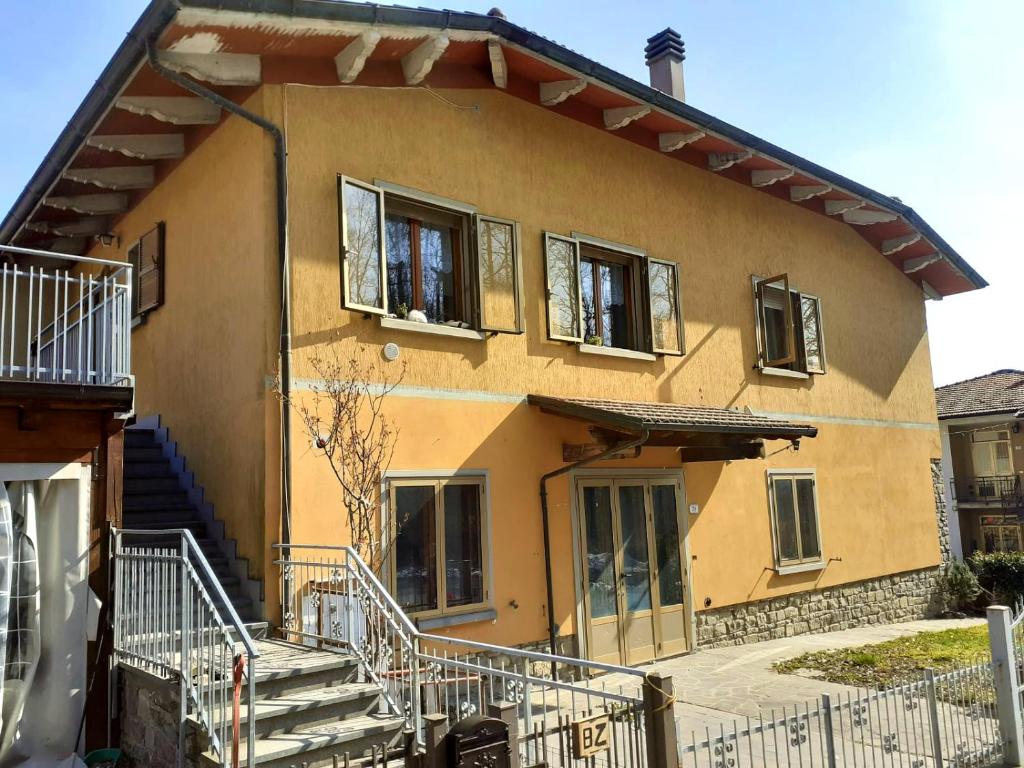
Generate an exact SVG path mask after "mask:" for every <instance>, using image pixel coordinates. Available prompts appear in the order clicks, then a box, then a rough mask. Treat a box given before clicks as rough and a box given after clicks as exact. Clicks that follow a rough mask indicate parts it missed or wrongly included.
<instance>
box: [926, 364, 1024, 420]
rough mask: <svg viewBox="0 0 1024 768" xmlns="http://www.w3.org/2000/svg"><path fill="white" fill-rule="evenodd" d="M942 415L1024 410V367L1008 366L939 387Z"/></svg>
mask: <svg viewBox="0 0 1024 768" xmlns="http://www.w3.org/2000/svg"><path fill="white" fill-rule="evenodd" d="M935 404H936V406H937V408H938V412H939V418H940V419H954V418H959V417H963V416H986V415H989V414H998V413H1015V414H1021V412H1024V371H1018V370H1016V369H1012V368H1004V369H1002V370H999V371H994V372H993V373H989V374H986V375H984V376H978V377H976V378H973V379H967V380H966V381H958V382H956V383H955V384H947V385H946V386H944V387H938V388H937V389H936V390H935Z"/></svg>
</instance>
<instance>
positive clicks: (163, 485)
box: [124, 476, 185, 496]
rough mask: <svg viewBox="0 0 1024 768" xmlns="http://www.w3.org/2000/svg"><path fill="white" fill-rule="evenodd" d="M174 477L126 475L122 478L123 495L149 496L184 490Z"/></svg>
mask: <svg viewBox="0 0 1024 768" xmlns="http://www.w3.org/2000/svg"><path fill="white" fill-rule="evenodd" d="M184 490H185V489H183V488H182V487H181V485H180V484H179V483H178V478H177V476H174V477H126V478H125V480H124V495H125V496H142V495H145V496H149V495H151V494H166V493H175V492H177V491H184Z"/></svg>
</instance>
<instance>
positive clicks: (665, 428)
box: [527, 395, 818, 462]
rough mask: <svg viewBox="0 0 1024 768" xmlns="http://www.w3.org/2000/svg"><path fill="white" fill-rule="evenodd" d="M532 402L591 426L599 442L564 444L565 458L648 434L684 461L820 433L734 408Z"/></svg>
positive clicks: (760, 450) (756, 451)
mask: <svg viewBox="0 0 1024 768" xmlns="http://www.w3.org/2000/svg"><path fill="white" fill-rule="evenodd" d="M527 402H529V403H530V405H535V406H537V407H539V408H540V409H541V411H542V412H543V413H548V414H551V415H553V416H560V417H562V418H566V419H573V420H575V421H582V422H584V423H586V424H588V425H590V426H589V430H590V434H591V436H592V437H593V439H594V442H593V443H591V444H587V445H568V444H566V445H563V447H562V454H563V458H564V459H565V461H578V460H580V459H584V458H587V457H588V456H592V455H597V454H600V453H601V452H602V451H604V450H607V449H608V448H610V447H611V446H614V445H616V444H618V443H623V442H627V441H630V440H636V439H637V437H638V436H640V435H643V434H644V433H645V432H646V434H647V439H646V440H644V442H643V445H647V446H652V447H656V446H657V447H666V446H669V447H674V448H678V449H679V455H680V458H681V460H682V461H688V462H692V461H732V460H736V459H757V458H764V455H765V450H764V441H765V440H789V441H790V442H792V443H793V444H794V446H797V445H799V441H800V439H801V438H804V437H815V436H816V435H817V434H818V430H817V428H816V427H812V426H810V425H808V424H793V423H791V422H788V421H783V420H781V419H773V418H769V417H767V416H758V415H757V414H754V413H749V412H747V411H738V410H732V409H729V408H710V407H707V406H694V405H679V404H677V403H643V402H640V403H638V402H629V401H624V400H601V399H591V398H583V397H547V396H545V395H529V396H528V397H527Z"/></svg>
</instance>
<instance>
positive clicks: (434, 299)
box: [417, 222, 459, 323]
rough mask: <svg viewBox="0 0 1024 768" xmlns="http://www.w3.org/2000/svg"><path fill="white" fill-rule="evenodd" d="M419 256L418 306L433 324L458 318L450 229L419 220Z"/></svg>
mask: <svg viewBox="0 0 1024 768" xmlns="http://www.w3.org/2000/svg"><path fill="white" fill-rule="evenodd" d="M420 258H421V259H422V279H423V306H422V307H417V309H421V310H422V311H423V313H424V314H425V315H426V316H427V319H428V320H430V321H431V322H432V323H444V322H447V321H449V320H457V319H459V318H457V317H456V316H455V315H456V311H455V301H456V298H455V261H454V257H453V255H452V233H451V230H450V229H448V228H447V227H438V226H434V225H433V224H427V223H426V222H424V223H422V224H421V225H420Z"/></svg>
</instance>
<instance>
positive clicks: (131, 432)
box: [124, 427, 159, 448]
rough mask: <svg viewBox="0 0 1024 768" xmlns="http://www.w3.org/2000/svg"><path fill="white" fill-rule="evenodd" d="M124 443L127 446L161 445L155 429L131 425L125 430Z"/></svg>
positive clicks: (145, 446) (147, 446)
mask: <svg viewBox="0 0 1024 768" xmlns="http://www.w3.org/2000/svg"><path fill="white" fill-rule="evenodd" d="M124 445H125V448H152V447H154V446H156V447H159V444H158V443H157V441H156V432H155V431H154V430H152V429H138V428H136V427H129V428H128V429H126V430H125V431H124Z"/></svg>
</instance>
